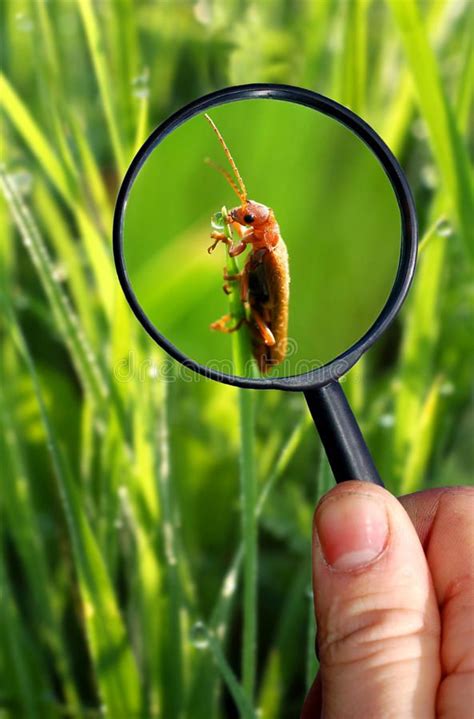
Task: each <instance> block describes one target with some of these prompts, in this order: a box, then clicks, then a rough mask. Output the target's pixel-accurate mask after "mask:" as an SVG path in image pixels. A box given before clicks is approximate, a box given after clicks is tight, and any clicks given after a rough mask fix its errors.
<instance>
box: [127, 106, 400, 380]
mask: <svg viewBox="0 0 474 719" xmlns="http://www.w3.org/2000/svg"><path fill="white" fill-rule="evenodd" d="M123 233H124V234H123V245H124V256H125V264H126V270H127V273H128V276H129V280H130V283H131V286H132V288H133V291H134V293H135V295H136V298H137V300H138V302H139V303H140V305H141V307H142V309H143V311H144V312H145V314H146V315H147V316H148V318H149V319H150V320H151V321H152V322H153V324H154V325H155V327H156V328H157V329H158V331H159V332H160V333H161V334H162V335H163V336H165V337H166V339H167V340H168V341H170V342H171V343H173V344H174V345H175V347H177V349H178V350H179V351H180V352H182V353H183V354H185V355H186V356H188V357H190V358H192V359H193V360H195V361H197V362H199V363H200V364H202V365H205V366H206V367H209V368H211V369H215V370H219V371H221V372H225V373H227V374H230V375H238V376H245V377H262V378H265V377H283V376H292V375H296V374H302V373H304V372H307V371H309V370H311V369H315V368H316V367H320V366H322V365H323V364H326V363H328V362H329V361H331V360H332V359H334V358H336V357H337V356H338V355H340V354H341V353H342V352H344V351H345V350H347V349H348V348H349V347H351V346H352V345H353V344H354V343H355V342H357V340H359V339H360V338H361V337H362V336H363V335H364V334H365V332H366V331H367V330H368V329H369V327H370V326H371V325H372V324H373V322H374V321H375V319H376V318H377V316H378V315H379V314H380V312H381V310H382V308H383V306H384V304H385V302H386V300H387V298H388V295H389V293H390V290H391V287H392V285H393V282H394V279H395V275H396V270H397V265H398V258H399V252H400V216H399V210H398V206H397V201H396V198H395V195H394V192H393V189H392V187H391V185H390V182H389V180H388V179H387V177H386V175H385V173H384V171H383V169H382V167H381V166H380V165H379V163H378V161H377V159H376V157H375V156H374V155H373V154H372V153H371V151H370V150H369V149H368V148H367V147H366V146H365V144H364V143H363V142H362V141H361V140H360V139H359V138H358V137H357V136H355V135H354V134H353V133H352V132H350V131H349V130H348V129H347V128H346V127H344V126H343V125H341V124H340V123H338V122H337V121H335V120H333V119H332V118H330V117H327V116H326V115H324V114H322V113H319V112H315V111H314V110H311V109H309V108H306V107H303V106H301V105H297V104H294V103H288V102H283V101H279V100H268V99H252V100H243V101H238V102H232V103H229V104H226V105H222V106H218V107H213V108H210V109H209V111H208V113H202V114H200V115H196V116H195V117H193V118H192V119H191V120H188V121H187V122H185V123H184V124H182V125H181V126H179V127H178V128H177V129H176V130H174V131H173V132H172V133H171V134H170V135H168V136H167V137H166V138H164V140H162V141H161V142H160V143H159V144H158V145H156V146H155V147H154V149H153V150H152V152H151V154H150V155H149V156H148V158H147V159H146V160H145V162H144V164H143V166H142V167H141V169H140V171H139V172H138V174H137V176H136V178H135V180H134V183H133V185H132V187H131V189H130V193H129V196H128V200H127V204H126V209H125V216H124V222H123Z"/></svg>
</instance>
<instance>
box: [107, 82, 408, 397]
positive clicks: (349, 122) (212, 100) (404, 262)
mask: <svg viewBox="0 0 474 719" xmlns="http://www.w3.org/2000/svg"><path fill="white" fill-rule="evenodd" d="M248 99H273V100H286V101H288V102H293V103H296V104H298V105H304V106H305V107H309V108H311V109H313V110H316V111H317V112H322V113H324V114H325V115H327V116H328V117H332V118H333V119H335V120H337V121H338V122H340V123H342V124H343V125H344V126H345V127H347V128H348V129H349V130H351V131H352V132H353V133H354V134H355V135H357V137H359V138H360V139H361V140H362V141H363V142H364V143H365V144H366V145H367V146H368V147H369V149H370V150H371V151H372V152H373V154H374V155H375V156H376V157H377V159H378V160H379V162H380V164H381V165H382V167H383V169H384V171H385V174H386V175H387V177H388V179H389V180H390V183H391V185H392V187H393V190H394V192H395V196H396V198H397V202H398V207H399V210H400V218H401V243H400V257H399V263H398V269H397V274H396V277H395V281H394V284H393V286H392V289H391V292H390V295H389V297H388V299H387V302H386V303H385V305H384V307H383V309H382V311H381V312H380V314H379V316H378V317H377V319H376V320H375V322H374V323H373V324H372V326H371V327H370V328H369V329H368V330H367V332H366V333H365V334H364V335H363V336H362V337H361V338H360V339H359V340H358V341H357V342H356V343H355V344H353V345H352V346H351V347H350V348H349V349H348V350H346V351H345V352H343V353H342V354H340V355H338V356H337V357H336V358H335V359H333V360H331V361H330V362H328V363H327V364H324V365H322V366H321V367H317V368H315V369H312V370H310V371H308V372H305V373H304V374H300V375H293V376H289V377H269V378H249V377H239V376H234V375H229V374H226V373H224V372H219V371H218V370H215V369H211V368H209V367H206V366H205V365H202V364H200V363H199V362H196V361H194V360H193V359H191V358H189V357H187V356H186V355H184V354H183V353H182V352H181V351H180V350H179V349H178V348H177V347H176V346H175V345H173V344H172V343H171V342H169V340H167V339H166V337H164V336H163V335H162V334H161V333H160V332H159V330H158V329H157V328H156V327H155V325H154V324H153V323H152V322H151V321H150V320H149V318H148V317H147V315H146V314H145V312H144V311H143V309H142V307H141V305H140V303H139V301H138V299H137V297H136V295H135V293H134V292H133V289H132V286H131V283H130V280H129V277H128V274H127V270H126V264H125V256H124V242H123V239H124V238H123V223H124V216H125V209H126V205H127V198H128V195H129V192H130V190H131V187H132V185H133V182H134V180H135V177H136V176H137V174H138V172H139V171H140V169H141V167H142V165H143V164H144V162H145V161H146V160H147V158H148V156H149V155H150V154H151V152H153V150H154V149H155V147H156V146H157V145H158V144H159V143H160V142H161V141H162V140H163V139H164V138H165V137H166V136H167V135H169V134H170V133H171V132H172V131H173V130H174V129H175V128H177V127H178V126H179V125H182V124H183V123H184V122H186V120H189V119H190V118H191V117H194V116H195V115H197V114H199V113H202V112H204V111H205V110H208V109H209V108H212V107H214V106H216V105H222V104H226V103H230V102H235V101H237V100H248ZM417 245H418V228H417V221H416V211H415V204H414V201H413V197H412V194H411V191H410V188H409V185H408V182H407V180H406V178H405V175H404V173H403V170H402V169H401V167H400V165H399V163H398V161H397V159H396V158H395V156H394V155H393V154H392V152H391V151H390V149H389V148H388V147H387V145H386V144H385V143H384V141H383V140H382V139H381V137H379V135H378V134H377V133H376V132H375V131H374V130H373V129H372V128H371V127H370V126H369V125H368V124H367V123H366V122H365V121H364V120H362V118H360V117H359V116H358V115H356V114H355V113H354V112H352V111H351V110H349V109H348V108H347V107H344V106H343V105H341V104H339V103H338V102H335V101H334V100H331V99H330V98H328V97H325V96H324V95H321V94H319V93H316V92H313V91H312V90H307V89H305V88H301V87H295V86H292V85H280V84H272V83H253V84H248V85H236V86H232V87H225V88H222V89H221V90H217V91H216V92H212V93H210V94H208V95H204V96H203V97H200V98H198V99H197V100H194V101H193V102H191V103H189V104H188V105H186V106H184V107H183V108H181V109H180V110H178V111H177V112H175V113H174V114H173V115H171V116H170V117H169V118H168V119H167V120H165V121H164V122H163V123H162V124H161V125H160V126H159V127H158V128H157V129H156V130H155V131H154V132H153V133H152V134H151V135H150V136H149V138H148V139H147V140H146V142H145V143H144V144H143V145H142V147H141V148H140V149H139V150H138V152H137V154H136V155H135V157H134V158H133V160H132V162H131V164H130V167H129V168H128V170H127V173H126V175H125V177H124V179H123V182H122V184H121V187H120V190H119V193H118V196H117V201H116V205H115V213H114V222H113V253H114V260H115V267H116V271H117V275H118V278H119V281H120V284H121V286H122V290H123V292H124V294H125V297H126V299H127V301H128V303H129V305H130V307H131V309H132V311H133V312H134V314H135V316H136V317H137V319H138V320H139V322H140V323H141V325H142V326H143V327H144V328H145V330H146V331H147V332H148V334H149V335H150V336H151V337H152V338H153V339H154V340H155V342H157V344H158V345H160V347H162V348H163V349H164V350H166V352H168V354H170V355H171V356H172V357H173V358H174V359H176V360H177V361H178V362H180V363H181V364H183V365H184V366H185V367H187V368H189V369H191V370H193V371H194V372H197V373H198V374H200V375H203V376H204V377H207V378H209V379H213V380H216V381H218V382H224V383H225V384H229V385H233V386H237V387H247V388H253V389H284V390H290V391H304V390H308V389H311V388H315V387H321V386H323V385H325V384H328V382H331V381H334V380H337V379H339V378H340V377H341V376H342V375H343V374H345V373H346V372H347V371H348V370H349V369H350V368H351V367H352V366H353V365H354V364H355V363H356V362H357V360H358V359H359V358H360V357H361V355H362V354H363V353H364V352H366V351H367V350H368V349H369V347H371V346H372V345H373V344H374V342H376V341H377V339H378V338H379V337H380V335H381V334H382V333H383V332H384V331H385V330H386V329H387V327H388V325H389V324H390V323H391V322H392V321H393V320H394V318H395V317H396V315H397V314H398V312H399V310H400V308H401V306H402V304H403V301H404V299H405V297H406V295H407V292H408V290H409V287H410V284H411V281H412V278H413V273H414V271H415V265H416V254H417Z"/></svg>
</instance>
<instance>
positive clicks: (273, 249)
mask: <svg viewBox="0 0 474 719" xmlns="http://www.w3.org/2000/svg"><path fill="white" fill-rule="evenodd" d="M205 117H206V119H207V121H208V122H209V124H210V125H211V127H212V129H213V130H214V132H215V133H216V135H217V137H218V138H219V142H220V143H221V145H222V147H223V148H224V152H225V153H226V156H227V158H228V160H229V162H230V165H231V167H232V169H233V171H234V174H235V177H236V180H237V183H238V185H237V184H236V183H235V182H234V181H233V179H232V178H231V176H230V175H229V173H227V172H226V171H225V170H223V169H222V168H220V167H217V166H216V165H214V164H213V163H211V162H209V164H211V165H213V166H214V167H215V168H216V169H217V170H218V171H219V172H220V173H221V174H223V175H224V177H225V178H226V179H227V181H228V182H229V184H230V185H231V187H232V189H233V190H234V192H235V193H236V195H237V196H238V197H239V199H240V202H241V204H240V206H238V207H235V208H234V209H232V210H230V212H229V216H228V218H227V222H229V224H232V226H233V228H234V229H235V230H236V231H237V233H238V234H239V236H240V242H238V243H237V244H233V243H230V240H229V239H228V238H227V237H226V236H225V235H224V234H223V233H219V232H213V233H212V234H211V237H213V238H214V240H215V242H214V244H213V245H211V247H210V248H209V251H212V250H213V249H214V248H215V247H216V245H217V244H218V242H226V243H227V244H230V247H229V254H230V256H231V257H236V256H237V255H240V254H241V253H242V252H244V251H245V249H246V248H247V246H248V245H250V247H251V252H250V253H249V255H248V257H247V260H246V262H245V265H244V267H243V269H242V272H241V273H239V275H237V276H233V277H229V276H227V275H226V274H224V278H225V279H226V280H233V279H236V280H237V279H238V280H239V281H240V287H241V297H242V300H243V301H244V302H245V303H246V305H247V307H248V309H249V320H248V322H249V325H250V328H251V333H252V350H253V355H254V357H255V359H256V360H257V362H258V365H259V368H260V370H261V371H262V372H267V371H268V370H269V369H271V368H272V367H273V366H275V365H276V364H279V363H280V362H282V360H283V359H284V358H285V356H286V352H287V344H288V308H289V296H290V273H289V267H288V252H287V249H286V245H285V243H284V241H283V239H282V237H281V234H280V228H279V226H278V222H277V221H276V219H275V215H274V213H273V210H272V209H271V208H270V207H267V206H266V205H263V204H261V203H259V202H254V201H253V200H248V199H247V190H246V187H245V185H244V182H243V180H242V178H241V176H240V173H239V171H238V169H237V166H236V165H235V162H234V160H233V158H232V155H231V154H230V152H229V149H228V148H227V145H226V144H225V142H224V139H223V138H222V135H221V134H220V132H219V130H218V129H217V127H216V126H215V124H214V122H213V121H212V120H211V118H210V117H209V116H208V115H206V116H205ZM224 289H226V286H224ZM228 319H229V318H228V316H226V317H224V318H222V320H218V321H217V322H214V323H213V324H212V325H211V327H212V328H213V329H216V330H220V331H222V332H232V331H234V330H236V329H238V326H236V327H233V328H229V327H228V326H227V322H228Z"/></svg>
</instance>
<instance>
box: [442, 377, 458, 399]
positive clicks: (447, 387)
mask: <svg viewBox="0 0 474 719" xmlns="http://www.w3.org/2000/svg"><path fill="white" fill-rule="evenodd" d="M454 389H455V387H454V384H453V383H452V382H449V380H447V381H446V382H444V383H443V384H442V385H441V387H440V388H439V393H440V395H441V396H442V397H449V396H450V395H452V394H454Z"/></svg>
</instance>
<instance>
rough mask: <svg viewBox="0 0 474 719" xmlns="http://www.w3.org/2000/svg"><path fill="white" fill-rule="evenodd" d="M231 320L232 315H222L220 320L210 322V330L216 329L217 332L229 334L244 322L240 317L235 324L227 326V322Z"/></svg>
mask: <svg viewBox="0 0 474 719" xmlns="http://www.w3.org/2000/svg"><path fill="white" fill-rule="evenodd" d="M231 320H232V315H230V314H227V315H223V316H222V317H221V318H220V320H216V321H215V322H212V323H211V330H216V331H217V332H224V333H225V334H230V333H231V332H236V331H237V330H238V329H239V328H240V327H241V326H242V324H243V322H245V320H244V319H243V318H242V319H240V320H239V321H238V322H237V324H235V325H234V326H233V327H228V326H227V323H228V322H230V321H231Z"/></svg>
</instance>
